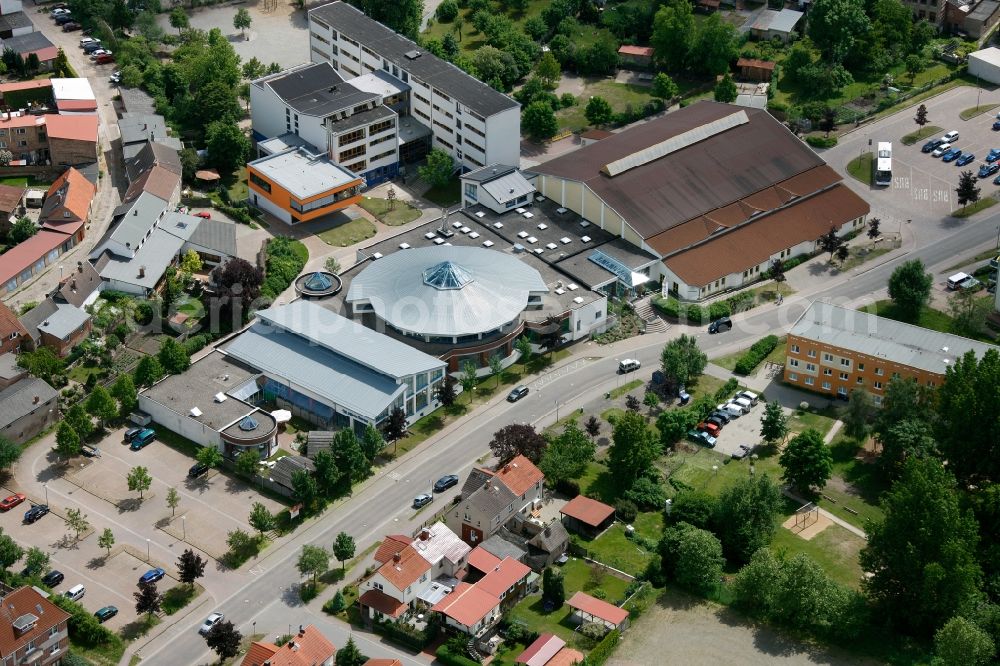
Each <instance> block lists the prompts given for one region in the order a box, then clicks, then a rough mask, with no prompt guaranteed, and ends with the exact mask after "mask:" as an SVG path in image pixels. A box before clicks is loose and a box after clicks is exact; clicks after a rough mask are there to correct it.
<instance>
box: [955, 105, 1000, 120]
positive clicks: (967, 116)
mask: <svg viewBox="0 0 1000 666" xmlns="http://www.w3.org/2000/svg"><path fill="white" fill-rule="evenodd" d="M998 106H1000V104H980V105H979V106H974V107H972V108H971V109H965V110H964V111H962V112H961V113H959V114H958V117H959V118H961V119H962V120H972V119H973V118H975V117H976V116H981V115H982V114H984V113H987V112H989V111H992V110H993V109H995V108H997V107H998Z"/></svg>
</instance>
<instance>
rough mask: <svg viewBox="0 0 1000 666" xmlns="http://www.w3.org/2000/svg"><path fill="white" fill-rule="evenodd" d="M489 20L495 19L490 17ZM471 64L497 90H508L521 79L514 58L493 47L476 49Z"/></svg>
mask: <svg viewBox="0 0 1000 666" xmlns="http://www.w3.org/2000/svg"><path fill="white" fill-rule="evenodd" d="M487 20H490V21H492V20H494V19H493V17H492V16H490V17H487ZM471 64H472V67H473V69H474V70H475V72H476V73H477V75H478V77H479V79H480V80H482V81H483V82H485V83H486V84H487V85H489V86H490V87H491V88H494V89H495V90H499V91H505V90H508V89H509V88H510V86H511V85H513V84H514V82H515V81H517V80H518V79H519V78H521V70H520V69H519V68H518V66H517V60H515V59H514V56H513V55H512V54H511V53H508V52H506V51H501V50H500V49H498V48H496V47H493V46H481V47H479V48H478V49H476V51H475V53H474V54H473V55H472V58H471ZM529 64H530V63H529Z"/></svg>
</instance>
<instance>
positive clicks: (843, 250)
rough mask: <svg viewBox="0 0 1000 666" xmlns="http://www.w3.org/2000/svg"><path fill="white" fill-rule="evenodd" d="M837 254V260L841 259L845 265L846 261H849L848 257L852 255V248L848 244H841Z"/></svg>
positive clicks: (841, 263)
mask: <svg viewBox="0 0 1000 666" xmlns="http://www.w3.org/2000/svg"><path fill="white" fill-rule="evenodd" d="M836 255H837V261H839V262H840V265H841V266H843V265H844V262H845V261H847V258H848V257H850V256H851V250H850V249H849V248H848V247H847V246H846V245H841V246H840V247H838V248H837V252H836Z"/></svg>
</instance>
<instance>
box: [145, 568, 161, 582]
mask: <svg viewBox="0 0 1000 666" xmlns="http://www.w3.org/2000/svg"><path fill="white" fill-rule="evenodd" d="M165 575H167V572H166V571H164V570H163V569H161V568H159V567H156V568H155V569H150V570H149V571H147V572H146V573H144V574H142V577H141V578H139V582H140V583H155V582H156V581H158V580H160V579H162V578H163V577H164V576H165Z"/></svg>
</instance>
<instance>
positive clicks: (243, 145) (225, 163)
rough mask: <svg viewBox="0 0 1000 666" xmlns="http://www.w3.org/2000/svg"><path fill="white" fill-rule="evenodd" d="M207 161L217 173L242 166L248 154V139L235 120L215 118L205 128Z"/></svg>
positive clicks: (228, 171)
mask: <svg viewBox="0 0 1000 666" xmlns="http://www.w3.org/2000/svg"><path fill="white" fill-rule="evenodd" d="M205 147H206V149H207V150H208V161H209V162H210V163H211V164H212V165H213V166H215V167H216V168H217V169H218V170H219V173H225V174H228V173H232V172H233V171H235V170H236V169H237V168H238V167H241V166H243V164H244V163H245V162H246V160H247V155H249V154H250V140H249V139H248V138H247V136H246V135H245V134H244V133H243V130H241V129H240V128H239V126H238V125H237V124H236V123H235V122H225V121H222V120H216V121H213V122H211V123H209V124H208V126H207V127H206V128H205Z"/></svg>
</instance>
